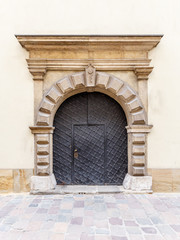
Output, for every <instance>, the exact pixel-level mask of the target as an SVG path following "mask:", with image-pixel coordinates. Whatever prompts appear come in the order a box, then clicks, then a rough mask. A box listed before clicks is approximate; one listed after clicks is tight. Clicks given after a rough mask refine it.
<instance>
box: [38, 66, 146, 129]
mask: <svg viewBox="0 0 180 240" xmlns="http://www.w3.org/2000/svg"><path fill="white" fill-rule="evenodd" d="M89 69H90V70H91V71H92V72H90V73H89ZM91 73H92V76H91ZM90 77H91V78H90ZM89 88H90V89H89ZM76 89H80V90H81V91H100V92H105V93H107V94H108V95H111V96H114V98H115V99H116V100H118V102H119V103H120V104H121V106H122V107H123V109H124V111H125V113H126V116H127V119H128V125H138V124H146V123H147V116H146V113H145V111H144V107H143V104H142V103H141V100H140V98H139V97H138V94H137V93H136V92H135V91H134V90H133V89H132V88H131V87H130V86H129V85H128V84H127V83H125V82H124V81H122V80H120V79H118V78H116V77H114V76H112V75H109V74H107V73H102V72H96V73H95V68H92V66H91V67H88V68H87V69H86V70H85V72H78V73H75V74H72V75H70V76H66V77H64V78H63V79H61V80H59V81H57V82H56V83H55V84H53V86H52V87H51V88H50V89H49V90H48V91H47V93H46V94H45V95H44V97H43V100H42V102H41V104H40V107H39V111H38V114H37V118H36V125H37V126H52V125H53V119H54V114H55V109H57V108H58V107H59V106H60V104H61V103H62V101H63V100H64V99H66V94H68V96H70V95H74V92H75V90H76Z"/></svg>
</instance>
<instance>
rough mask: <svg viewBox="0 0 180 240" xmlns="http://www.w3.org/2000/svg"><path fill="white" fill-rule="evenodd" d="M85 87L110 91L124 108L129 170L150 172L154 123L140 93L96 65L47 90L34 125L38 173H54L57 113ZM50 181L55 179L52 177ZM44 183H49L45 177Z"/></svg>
mask: <svg viewBox="0 0 180 240" xmlns="http://www.w3.org/2000/svg"><path fill="white" fill-rule="evenodd" d="M85 91H87V92H93V91H97V92H101V93H104V94H107V95H109V96H110V97H112V98H114V99H115V100H116V101H117V102H118V103H119V104H120V105H121V107H122V108H123V109H124V112H125V114H126V118H127V123H128V126H127V127H126V128H127V133H128V173H129V174H130V175H133V176H144V175H147V173H146V158H147V150H146V149H147V133H148V132H149V131H150V128H151V127H152V126H148V125H147V115H146V112H145V109H144V106H143V104H142V102H141V99H140V97H139V96H138V94H137V92H136V91H134V90H133V89H132V88H131V87H130V86H129V85H128V84H127V83H126V82H124V81H122V80H120V79H118V78H117V77H115V76H113V75H110V74H107V73H104V72H96V71H95V69H94V68H93V67H92V66H89V67H88V68H86V69H85V71H84V72H78V73H74V74H71V75H69V76H66V77H64V78H62V79H61V80H58V81H57V82H55V83H54V84H53V85H52V86H51V88H50V89H49V90H48V91H47V92H46V93H45V94H44V96H43V99H42V101H41V103H40V106H39V108H38V112H37V115H36V118H35V126H33V127H30V128H31V130H32V133H33V134H34V136H35V175H37V176H48V177H50V178H51V176H52V177H53V167H52V165H53V156H52V155H53V154H52V152H53V151H52V148H53V140H52V134H53V130H54V127H53V120H54V116H55V113H56V111H57V109H58V108H59V106H60V105H61V103H62V102H63V101H65V99H67V98H68V97H70V96H72V95H75V94H77V93H81V92H85ZM44 179H45V178H44ZM53 179H54V177H53ZM47 182H48V183H49V184H52V182H54V183H55V181H52V180H51V181H49V180H47ZM42 184H45V180H43V182H42ZM53 186H54V185H53ZM48 188H52V186H51V185H50V186H48ZM32 189H33V186H32Z"/></svg>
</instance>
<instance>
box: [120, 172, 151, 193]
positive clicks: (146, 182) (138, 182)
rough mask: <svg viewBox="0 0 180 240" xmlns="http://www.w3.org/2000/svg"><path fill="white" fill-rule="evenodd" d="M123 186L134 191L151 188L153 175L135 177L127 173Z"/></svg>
mask: <svg viewBox="0 0 180 240" xmlns="http://www.w3.org/2000/svg"><path fill="white" fill-rule="evenodd" d="M123 187H124V188H125V189H126V190H132V191H138V192H139V191H146V190H147V191H148V190H151V189H152V177H151V176H140V177H135V176H131V175H129V174H128V173H127V174H126V176H125V178H124V181H123Z"/></svg>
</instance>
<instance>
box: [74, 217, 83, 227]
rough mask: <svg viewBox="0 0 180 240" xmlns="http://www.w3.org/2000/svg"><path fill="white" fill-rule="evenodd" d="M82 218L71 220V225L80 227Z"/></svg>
mask: <svg viewBox="0 0 180 240" xmlns="http://www.w3.org/2000/svg"><path fill="white" fill-rule="evenodd" d="M82 223H83V218H82V217H74V218H72V219H71V224H76V225H82Z"/></svg>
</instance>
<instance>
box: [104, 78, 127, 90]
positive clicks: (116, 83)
mask: <svg viewBox="0 0 180 240" xmlns="http://www.w3.org/2000/svg"><path fill="white" fill-rule="evenodd" d="M123 85H124V83H123V82H122V81H121V80H120V79H116V78H115V77H110V81H109V84H108V86H107V89H108V90H110V91H111V92H113V93H115V94H116V93H117V92H118V91H119V90H120V89H121V88H122V86H123Z"/></svg>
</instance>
